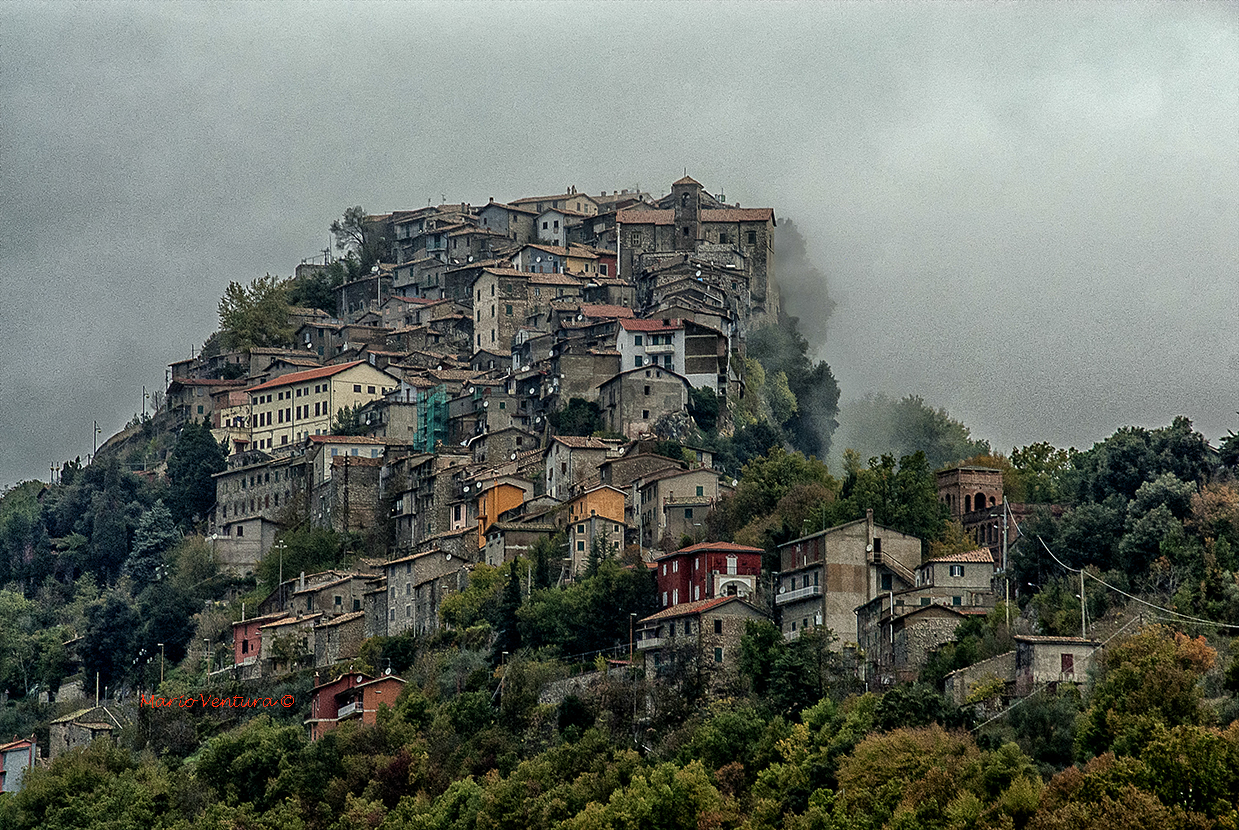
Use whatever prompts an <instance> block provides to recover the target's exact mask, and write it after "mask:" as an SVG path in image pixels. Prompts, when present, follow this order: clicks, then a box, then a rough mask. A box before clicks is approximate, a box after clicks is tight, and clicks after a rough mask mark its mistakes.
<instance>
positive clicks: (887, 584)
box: [814, 574, 893, 591]
mask: <svg viewBox="0 0 1239 830" xmlns="http://www.w3.org/2000/svg"><path fill="white" fill-rule="evenodd" d="M814 576H817V574H814ZM892 587H893V586H892V584H891V575H890V574H882V590H883V591H889V590H891V588H892Z"/></svg>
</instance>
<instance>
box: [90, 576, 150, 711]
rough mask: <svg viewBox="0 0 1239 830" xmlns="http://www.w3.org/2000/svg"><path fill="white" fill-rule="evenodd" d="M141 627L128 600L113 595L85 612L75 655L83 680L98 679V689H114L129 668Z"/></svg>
mask: <svg viewBox="0 0 1239 830" xmlns="http://www.w3.org/2000/svg"><path fill="white" fill-rule="evenodd" d="M140 626H141V620H140V619H139V617H138V612H137V611H136V610H135V609H134V607H133V605H132V604H131V603H130V602H129V600H128V598H126V597H125V596H123V595H122V594H119V593H115V592H114V593H112V594H110V595H109V596H108V598H107V599H106V600H105V601H103V602H102V603H100V604H98V605H93V606H91V607H90V608H89V609H87V611H86V633H85V634H84V635H83V637H82V643H81V645H80V646H79V649H78V652H79V654H80V656H81V661H82V669H83V671H84V672H85V673H86V676H87V677H88V678H90V679H92V680H93V679H94V678H93V675H94V674H95V673H96V672H97V673H98V675H99V684H100V688H102V687H105V686H106V687H109V688H113V689H114V688H115V684H116V683H117V682H118V681H120V680H121V679H122V678H123V677H124V675H125V673H126V671H127V670H128V669H129V667H130V663H131V661H132V659H133V655H134V651H135V638H136V635H137V632H138V630H139V628H140Z"/></svg>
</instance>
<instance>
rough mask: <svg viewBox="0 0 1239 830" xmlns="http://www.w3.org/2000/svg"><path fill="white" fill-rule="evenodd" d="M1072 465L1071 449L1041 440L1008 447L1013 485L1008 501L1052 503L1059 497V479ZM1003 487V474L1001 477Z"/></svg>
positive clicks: (1004, 483)
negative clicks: (1023, 445)
mask: <svg viewBox="0 0 1239 830" xmlns="http://www.w3.org/2000/svg"><path fill="white" fill-rule="evenodd" d="M1070 465H1071V452H1069V451H1067V450H1060V449H1059V448H1057V447H1055V446H1054V445H1053V444H1050V443H1049V442H1046V441H1041V442H1038V443H1036V444H1029V445H1028V446H1026V447H1016V448H1015V449H1013V450H1011V466H1012V468H1013V476H1012V477H1013V479H1014V483H1015V484H1016V487H1015V488H1011V489H1012V490H1013V492H1010V493H1008V494H1007V497H1008V499H1009V500H1011V501H1023V502H1030V503H1032V504H1054V503H1055V502H1057V501H1059V499H1061V498H1062V480H1063V475H1064V474H1065V473H1066V471H1067V470H1068V468H1069V467H1070ZM1003 486H1004V488H1005V487H1006V486H1007V484H1006V476H1005V475H1004V477H1003Z"/></svg>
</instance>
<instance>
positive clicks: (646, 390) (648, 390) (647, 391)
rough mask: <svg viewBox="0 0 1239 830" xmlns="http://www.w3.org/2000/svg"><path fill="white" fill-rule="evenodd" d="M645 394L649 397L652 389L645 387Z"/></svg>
mask: <svg viewBox="0 0 1239 830" xmlns="http://www.w3.org/2000/svg"><path fill="white" fill-rule="evenodd" d="M645 394H647V395H648V394H650V387H648V386H647V387H645Z"/></svg>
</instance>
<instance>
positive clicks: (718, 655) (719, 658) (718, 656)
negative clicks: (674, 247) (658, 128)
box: [685, 228, 723, 663]
mask: <svg viewBox="0 0 1239 830" xmlns="http://www.w3.org/2000/svg"><path fill="white" fill-rule="evenodd" d="M687 230H688V229H687V228H686V229H685V232H686V233H687ZM715 622H718V620H715ZM714 662H715V663H721V662H723V650H722V649H721V648H716V649H714Z"/></svg>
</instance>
